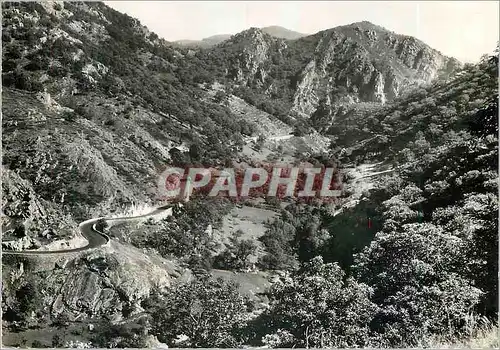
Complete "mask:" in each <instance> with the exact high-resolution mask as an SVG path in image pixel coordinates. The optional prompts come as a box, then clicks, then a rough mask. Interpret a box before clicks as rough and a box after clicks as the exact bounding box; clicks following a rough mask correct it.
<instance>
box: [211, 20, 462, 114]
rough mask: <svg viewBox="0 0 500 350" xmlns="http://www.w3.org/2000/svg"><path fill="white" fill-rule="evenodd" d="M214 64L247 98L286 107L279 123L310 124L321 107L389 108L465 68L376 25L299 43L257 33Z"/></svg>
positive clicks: (215, 52) (224, 50) (243, 37)
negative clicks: (301, 120)
mask: <svg viewBox="0 0 500 350" xmlns="http://www.w3.org/2000/svg"><path fill="white" fill-rule="evenodd" d="M213 57H222V58H223V60H222V61H221V62H223V63H224V64H225V65H227V66H228V68H227V70H226V71H225V72H226V74H225V77H226V78H229V79H230V80H231V81H234V82H235V83H236V84H238V85H240V87H239V89H240V90H242V91H241V92H240V95H242V97H243V98H245V95H250V94H252V93H253V94H260V95H261V96H262V99H268V100H272V101H279V104H281V105H282V106H281V107H279V111H276V112H275V114H276V115H279V116H281V117H284V116H286V115H292V116H295V117H297V116H300V117H305V118H308V117H310V116H311V115H312V114H313V113H314V112H315V111H316V110H317V109H318V107H322V108H324V109H326V110H327V111H328V114H329V115H333V114H335V113H334V112H335V107H338V106H339V105H350V104H353V103H359V102H377V103H380V104H384V103H385V102H386V101H391V100H393V99H394V98H396V97H398V96H400V95H401V94H403V93H404V92H407V91H409V90H410V89H412V88H414V87H416V86H419V85H423V84H428V83H430V82H431V81H432V80H433V79H435V78H437V77H440V76H447V75H449V74H450V73H452V72H453V71H454V70H455V69H456V68H457V67H459V65H460V64H459V62H458V61H457V60H455V59H452V58H448V57H445V56H443V55H442V54H441V53H439V52H438V51H436V50H434V49H432V48H430V47H429V46H427V45H426V44H424V43H423V42H421V41H419V40H418V39H415V38H413V37H408V36H404V35H398V34H395V33H393V32H390V31H388V30H386V29H384V28H382V27H379V26H376V25H374V24H371V23H369V22H359V23H354V24H350V25H347V26H341V27H336V28H333V29H329V30H325V31H322V32H319V33H317V34H314V35H310V36H306V37H302V38H299V39H297V40H293V41H285V40H283V39H279V38H275V37H272V36H271V35H269V34H267V33H265V31H263V30H261V29H258V28H251V29H249V30H247V31H245V32H242V33H239V34H237V35H235V36H233V37H232V38H231V39H230V40H227V41H225V42H223V43H222V44H221V45H219V46H217V47H214V48H213V49H211V52H210V53H208V54H206V59H209V60H210V59H211V58H213ZM212 64H213V63H212ZM248 90H250V92H249V91H248ZM245 99H246V98H245Z"/></svg>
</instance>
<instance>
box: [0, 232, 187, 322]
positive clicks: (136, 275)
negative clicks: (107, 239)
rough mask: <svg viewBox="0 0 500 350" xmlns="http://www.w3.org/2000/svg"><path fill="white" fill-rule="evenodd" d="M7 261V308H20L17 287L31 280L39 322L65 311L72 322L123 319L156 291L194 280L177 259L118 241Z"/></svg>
mask: <svg viewBox="0 0 500 350" xmlns="http://www.w3.org/2000/svg"><path fill="white" fill-rule="evenodd" d="M35 259H36V260H35ZM14 261H17V263H14ZM4 263H5V264H6V265H5V266H6V268H5V270H4V273H3V281H4V288H3V296H4V301H5V304H4V307H6V308H12V309H15V308H16V299H17V298H16V296H15V295H16V291H17V290H19V288H20V287H21V286H23V285H25V284H26V283H28V279H29V280H30V281H29V283H33V285H35V286H36V287H35V288H36V290H37V292H38V293H40V295H41V296H42V297H41V298H40V300H39V301H40V303H39V304H38V306H37V312H38V313H39V317H38V320H39V321H40V322H41V321H42V320H46V321H47V320H52V321H54V320H55V319H58V318H60V317H61V315H64V316H63V317H64V318H67V319H69V320H70V321H71V320H81V321H82V320H88V319H93V318H97V319H98V318H100V317H106V318H108V319H111V320H114V321H119V320H122V319H124V318H127V317H131V315H134V314H137V313H140V312H141V311H142V308H141V306H140V303H141V301H142V300H144V299H145V298H146V297H148V296H149V293H150V291H151V290H152V289H154V288H156V289H160V290H161V289H163V288H167V287H169V286H170V285H171V284H172V283H175V281H176V280H178V279H179V278H190V277H189V274H186V272H185V271H184V270H183V269H182V268H180V267H179V266H177V265H176V264H175V263H174V262H171V261H168V260H165V259H163V258H161V257H159V256H155V255H154V254H145V253H144V252H142V251H140V250H139V249H137V248H133V247H130V246H126V245H123V244H120V243H118V242H111V244H110V246H109V247H105V248H103V249H98V250H94V251H91V252H87V253H75V254H71V255H67V256H42V257H33V258H29V257H28V258H22V257H15V258H14V257H12V256H6V257H5V258H4Z"/></svg>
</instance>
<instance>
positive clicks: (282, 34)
mask: <svg viewBox="0 0 500 350" xmlns="http://www.w3.org/2000/svg"><path fill="white" fill-rule="evenodd" d="M260 29H261V30H262V31H263V32H264V33H267V34H269V35H270V36H272V37H274V38H280V39H285V40H295V39H298V38H302V37H304V36H307V35H308V34H302V33H299V32H296V31H293V30H290V29H286V28H283V27H280V26H269V27H262V28H260Z"/></svg>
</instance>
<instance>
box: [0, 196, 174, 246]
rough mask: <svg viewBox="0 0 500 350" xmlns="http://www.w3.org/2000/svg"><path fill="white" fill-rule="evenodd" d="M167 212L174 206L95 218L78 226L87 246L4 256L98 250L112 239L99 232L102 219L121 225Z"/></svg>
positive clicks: (170, 212) (170, 213) (169, 212)
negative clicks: (135, 214)
mask: <svg viewBox="0 0 500 350" xmlns="http://www.w3.org/2000/svg"><path fill="white" fill-rule="evenodd" d="M163 212H166V214H168V215H167V216H170V215H172V206H171V205H164V206H161V207H158V208H156V209H155V210H153V211H152V212H150V213H147V214H143V215H138V216H124V217H118V218H105V217H100V218H95V219H90V220H87V221H84V222H82V223H80V225H78V227H79V228H80V231H81V233H82V236H83V237H84V238H85V239H86V240H87V241H88V243H87V245H86V246H83V247H79V248H72V249H59V250H19V251H14V250H6V249H2V254H9V255H49V254H50V255H56V254H68V253H78V252H83V251H86V250H90V249H94V248H98V247H100V246H103V245H105V244H107V243H108V242H109V241H110V237H109V236H108V235H107V234H105V233H104V232H100V231H99V230H97V229H96V227H95V225H96V224H97V222H98V221H99V220H100V219H104V220H105V221H107V222H115V223H119V222H120V223H121V222H127V221H134V220H138V219H143V218H146V217H148V216H154V215H158V214H160V213H163Z"/></svg>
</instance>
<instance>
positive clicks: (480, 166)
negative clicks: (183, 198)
mask: <svg viewBox="0 0 500 350" xmlns="http://www.w3.org/2000/svg"><path fill="white" fill-rule="evenodd" d="M299 36H301V35H300V34H297V33H294V32H291V31H288V30H285V29H283V28H276V27H267V28H261V29H259V28H250V29H248V30H245V31H243V32H241V33H238V34H236V35H233V36H230V37H225V36H222V37H220V36H217V37H215V38H207V42H217V41H218V44H216V45H213V46H212V45H208V46H210V47H207V48H204V49H200V48H196V47H184V46H183V45H178V44H175V43H170V42H167V41H165V40H163V39H161V38H159V37H158V35H156V34H155V33H152V32H150V31H149V30H148V29H147V28H146V27H144V26H143V25H141V23H140V22H139V21H138V20H137V19H134V18H132V17H130V16H128V15H125V14H122V13H119V12H117V11H115V10H113V9H111V8H109V7H108V6H106V5H104V4H102V3H99V2H59V1H43V2H3V3H2V85H3V87H2V131H3V134H2V151H3V154H2V203H3V215H2V221H1V224H2V234H3V242H2V244H3V247H4V248H5V249H20V250H23V249H37V248H40V249H42V250H54V249H55V248H58V247H80V246H82V245H83V244H85V242H83V237H82V236H81V234H80V232H79V231H78V225H79V223H81V222H83V221H85V220H88V219H91V218H102V217H107V218H109V217H115V218H116V217H122V216H126V217H130V216H136V214H137V213H138V212H141V213H143V212H144V211H145V210H147V211H149V210H152V209H153V208H155V207H158V206H160V205H164V204H165V202H164V201H163V200H162V199H161V198H159V197H158V192H159V191H158V188H157V186H158V184H157V181H158V178H159V175H160V174H161V173H162V172H163V170H165V169H166V168H167V167H189V166H196V167H200V166H206V167H211V168H215V169H221V168H226V167H237V168H238V169H244V168H245V167H248V166H252V165H259V164H287V165H291V164H293V165H297V164H301V165H302V164H306V165H311V166H315V167H316V166H317V167H320V166H321V167H330V166H332V165H334V164H335V165H337V166H338V168H339V169H338V174H337V175H338V176H339V178H343V183H342V184H341V185H342V196H341V197H339V198H336V199H335V201H333V202H327V201H324V200H323V199H322V198H318V199H317V201H316V199H315V200H314V201H311V202H309V203H307V204H305V203H303V202H302V201H300V200H296V198H293V197H292V198H287V199H284V200H283V201H279V200H278V199H277V198H275V197H269V196H264V197H263V198H250V199H248V200H242V201H239V202H238V203H233V202H232V201H230V200H226V199H221V198H206V197H203V196H201V195H197V194H195V195H193V196H192V197H191V199H190V200H189V201H188V202H186V203H183V204H182V205H176V204H175V205H174V203H171V204H172V205H173V209H172V215H171V216H169V217H154V218H153V217H150V218H149V219H144V220H143V218H141V219H140V220H139V219H137V220H136V219H131V220H128V221H125V222H121V221H119V222H116V221H111V220H104V222H105V223H108V226H107V227H104V228H100V229H102V230H104V231H105V232H106V234H107V235H108V236H109V237H110V239H109V242H108V243H107V244H106V245H103V246H100V247H97V248H95V249H92V250H85V251H81V252H75V253H72V254H60V255H58V254H54V255H50V254H47V255H35V254H34V255H30V256H22V255H9V254H5V252H4V254H3V260H2V263H3V265H2V310H3V321H4V324H3V332H4V334H3V337H2V339H3V340H2V342H3V343H4V344H5V345H9V346H18V347H50V346H52V347H77V346H78V347H87V348H88V347H91V346H92V347H127V348H140V347H148V346H149V347H164V346H165V345H168V346H169V347H205V348H206V347H230V348H236V347H244V346H251V347H262V346H267V347H287V348H288V347H332V348H334V347H358V348H359V347H363V346H366V347H374V346H375V347H416V346H429V347H433V344H434V343H433V341H436V339H442V341H443V342H446V343H448V345H449V344H450V343H452V344H454V343H458V342H465V341H466V340H467V339H475V338H478V337H479V336H480V335H481V334H490V333H491V334H494V333H495V326H494V323H491V324H490V323H489V322H492V321H489V320H495V319H496V315H497V312H498V305H497V303H496V300H497V299H498V298H497V297H498V290H497V283H496V278H497V276H498V268H497V264H496V262H497V261H498V237H497V233H498V221H497V213H498V193H497V191H498V119H497V115H498V85H497V84H498V81H497V77H498V57H496V56H492V57H489V58H488V57H485V58H484V59H483V60H482V61H481V62H480V63H478V64H476V65H465V66H462V65H461V64H460V63H459V62H458V61H457V60H455V59H453V58H450V57H446V56H444V55H442V54H441V53H440V52H438V51H437V50H435V49H432V48H431V47H429V46H428V45H426V44H425V43H423V42H421V41H420V40H418V39H416V38H413V37H409V36H405V35H399V34H396V33H393V32H391V31H389V30H387V29H384V28H382V27H380V26H377V25H375V24H372V23H369V22H359V23H353V24H348V25H345V26H340V27H336V28H331V29H328V30H325V31H322V32H319V33H316V34H313V35H305V36H301V37H299ZM96 229H97V226H96ZM214 276H223V277H224V278H223V279H214V278H213V277H214ZM318 295H321V298H320V299H318V298H317V296H318ZM440 310H447V312H445V313H443V312H440ZM476 320H481V322H476ZM488 327H489V328H488ZM159 341H160V342H162V343H164V344H160V343H159ZM494 345H495V344H493V346H494ZM448 347H450V346H448Z"/></svg>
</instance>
